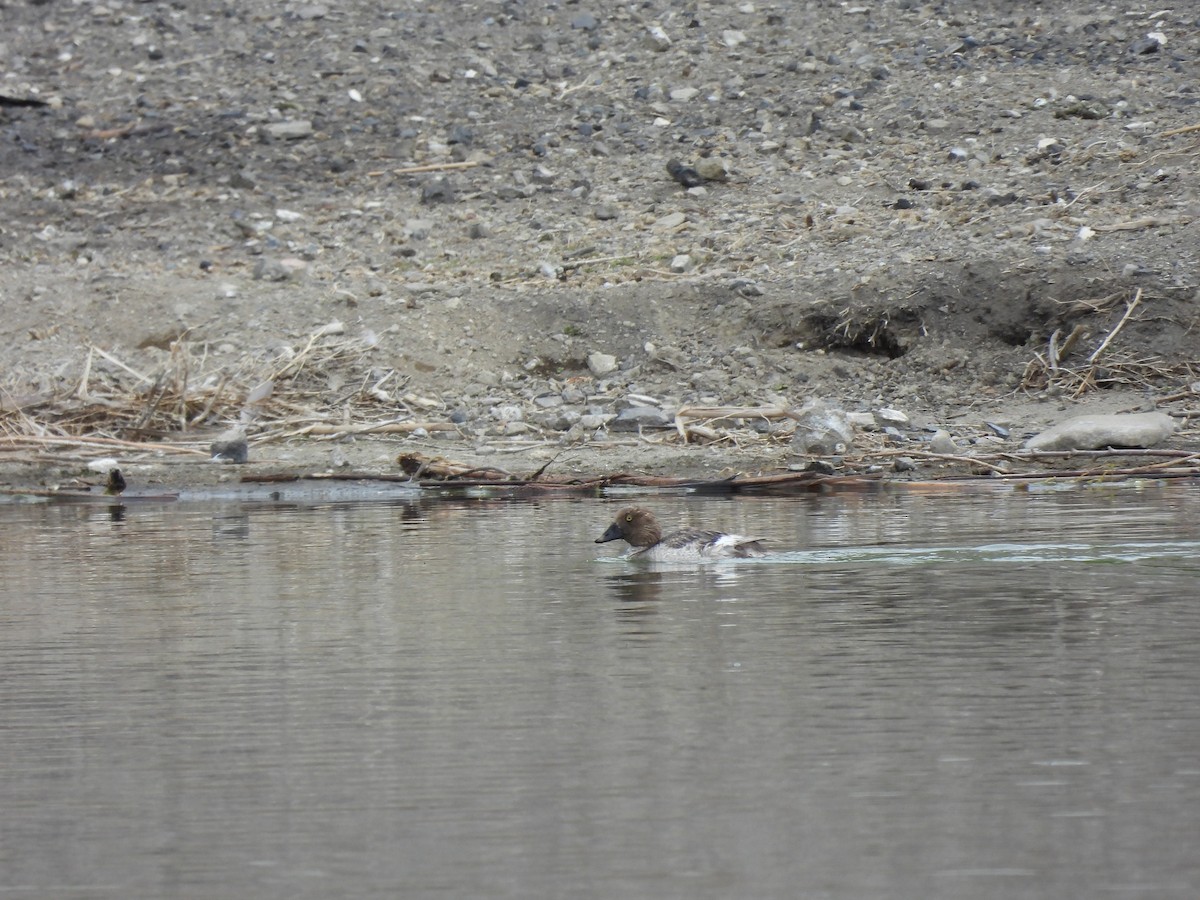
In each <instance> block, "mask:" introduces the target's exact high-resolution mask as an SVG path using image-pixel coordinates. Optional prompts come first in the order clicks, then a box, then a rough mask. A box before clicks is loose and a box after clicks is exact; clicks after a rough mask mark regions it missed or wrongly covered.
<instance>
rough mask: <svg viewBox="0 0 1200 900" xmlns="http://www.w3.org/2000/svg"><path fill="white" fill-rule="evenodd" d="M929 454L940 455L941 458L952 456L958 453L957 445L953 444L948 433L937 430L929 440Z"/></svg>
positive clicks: (952, 439)
mask: <svg viewBox="0 0 1200 900" xmlns="http://www.w3.org/2000/svg"><path fill="white" fill-rule="evenodd" d="M929 452H930V453H940V454H942V455H943V456H953V455H954V454H956V453H958V445H957V444H955V443H954V438H952V437H951V436H950V432H948V431H946V430H945V429H942V428H939V429H938V430H937V431H935V432H934V433H933V436H932V437H931V438H930V439H929Z"/></svg>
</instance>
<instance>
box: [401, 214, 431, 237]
mask: <svg viewBox="0 0 1200 900" xmlns="http://www.w3.org/2000/svg"><path fill="white" fill-rule="evenodd" d="M434 224H435V223H434V222H433V220H432V219H408V220H407V221H406V222H405V223H404V234H405V236H407V237H408V239H409V240H410V241H423V240H425V239H426V238H427V237H429V233H430V232H431V231H433V227H434Z"/></svg>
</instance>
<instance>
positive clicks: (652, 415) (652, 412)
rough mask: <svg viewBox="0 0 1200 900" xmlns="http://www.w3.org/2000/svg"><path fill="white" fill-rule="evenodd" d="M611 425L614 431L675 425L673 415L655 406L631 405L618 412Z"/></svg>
mask: <svg viewBox="0 0 1200 900" xmlns="http://www.w3.org/2000/svg"><path fill="white" fill-rule="evenodd" d="M609 427H610V428H611V429H612V430H613V431H638V430H639V429H642V428H671V427H674V423H673V420H672V417H670V416H668V415H667V414H666V413H664V412H663V411H662V410H661V409H658V408H657V407H654V406H630V407H629V408H628V409H623V410H621V411H620V412H619V413H617V417H616V418H615V419H613V420H612V422H611V423H610V424H609Z"/></svg>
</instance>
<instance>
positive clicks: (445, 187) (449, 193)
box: [421, 178, 455, 205]
mask: <svg viewBox="0 0 1200 900" xmlns="http://www.w3.org/2000/svg"><path fill="white" fill-rule="evenodd" d="M454 200H455V195H454V185H453V184H451V183H450V179H448V178H435V179H433V180H432V181H427V182H425V184H424V185H422V187H421V202H422V203H424V204H426V205H430V204H434V203H453V202H454Z"/></svg>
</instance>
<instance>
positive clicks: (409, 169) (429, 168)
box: [392, 162, 479, 175]
mask: <svg viewBox="0 0 1200 900" xmlns="http://www.w3.org/2000/svg"><path fill="white" fill-rule="evenodd" d="M477 165H479V163H477V162H451V163H426V164H425V165H423V166H405V167H404V168H402V169H392V174H393V175H420V174H421V173H423V172H443V171H451V170H454V169H472V168H474V167H475V166H477Z"/></svg>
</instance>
